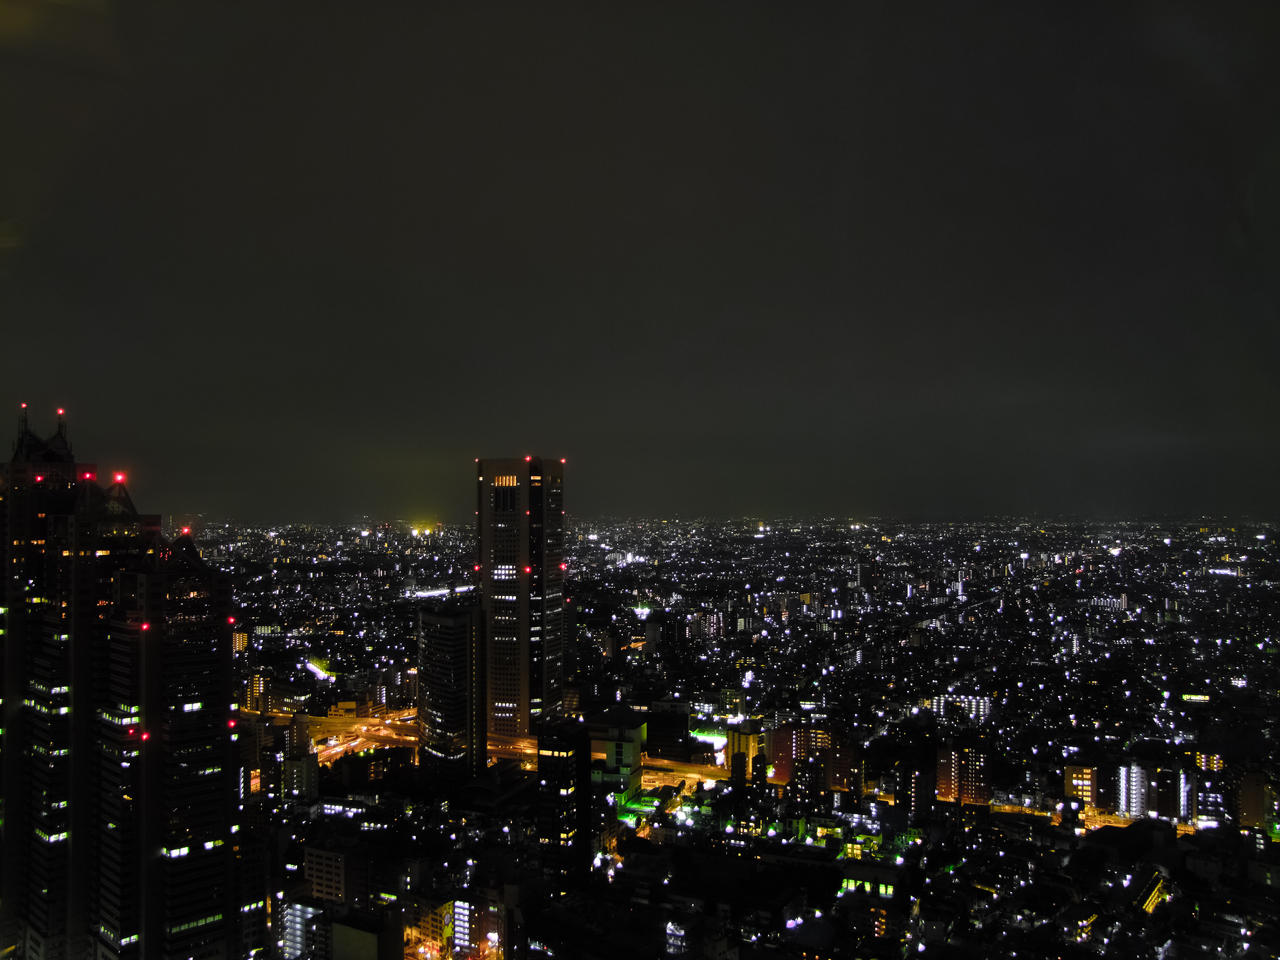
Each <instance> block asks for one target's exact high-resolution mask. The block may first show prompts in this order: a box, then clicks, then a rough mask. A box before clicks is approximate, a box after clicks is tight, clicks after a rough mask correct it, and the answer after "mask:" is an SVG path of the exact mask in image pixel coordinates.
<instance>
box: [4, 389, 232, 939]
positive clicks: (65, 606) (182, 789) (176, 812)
mask: <svg viewBox="0 0 1280 960" xmlns="http://www.w3.org/2000/svg"><path fill="white" fill-rule="evenodd" d="M124 479H125V478H124V476H123V475H122V474H115V475H113V477H112V482H111V483H109V484H106V485H99V483H98V481H97V470H96V468H95V467H94V466H93V465H91V464H84V463H77V462H76V460H75V458H74V456H73V455H72V453H71V447H70V444H69V443H68V441H67V433H66V424H65V423H64V422H63V421H62V418H61V412H60V415H59V422H58V427H57V430H56V432H55V433H54V435H53V436H52V437H50V438H48V439H47V440H45V439H41V438H39V437H38V436H36V435H35V434H34V433H32V432H31V430H30V429H29V427H28V425H27V422H26V418H25V416H24V417H23V419H22V422H21V423H20V427H19V436H18V442H17V444H16V445H15V448H14V455H13V458H12V460H11V462H10V463H8V464H7V465H4V466H3V467H0V501H2V502H0V528H2V529H0V533H2V534H3V542H2V543H0V558H2V559H3V564H4V594H3V601H2V602H0V607H3V623H2V624H0V626H2V628H3V641H4V677H3V692H4V741H3V743H4V759H3V769H4V804H5V809H4V821H3V825H4V826H3V830H4V833H3V840H4V847H3V856H4V862H3V894H2V900H3V914H4V921H5V923H4V928H3V933H4V938H5V939H4V944H3V945H4V946H11V945H12V946H16V947H18V948H19V949H20V950H21V951H22V953H23V955H25V956H28V957H39V958H64V957H65V958H78V957H93V958H95V960H105V958H111V957H152V956H155V957H171V956H172V957H179V956H181V957H189V956H200V957H209V958H213V957H224V956H229V953H228V941H229V938H230V932H231V930H232V926H233V922H234V919H235V911H234V908H233V906H232V897H231V896H230V879H231V876H230V871H231V866H230V864H231V854H232V851H233V847H234V842H235V838H234V836H233V824H232V822H231V820H232V811H233V810H234V805H233V789H234V780H233V774H234V765H233V762H232V756H231V750H232V745H231V744H232V738H233V737H234V736H235V732H234V729H232V725H233V724H234V719H233V717H232V714H231V708H230V701H231V647H230V642H231V637H230V630H231V624H230V612H229V611H230V595H229V590H228V588H227V584H226V582H225V580H224V579H223V578H222V577H221V576H220V575H218V574H217V573H216V572H215V571H212V570H211V569H209V568H208V567H207V566H206V565H205V564H204V563H203V561H201V559H200V557H199V553H198V551H197V550H196V549H195V546H194V544H192V543H191V541H190V538H188V537H183V538H180V539H179V540H177V541H175V542H174V543H173V544H169V543H166V542H165V541H164V540H163V539H162V538H161V536H160V533H159V530H160V521H159V517H155V516H146V515H142V514H139V513H138V512H137V511H136V510H135V509H134V506H133V504H132V502H131V500H130V498H129V494H128V491H127V490H126V488H125V486H124Z"/></svg>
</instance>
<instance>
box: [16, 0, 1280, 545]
mask: <svg viewBox="0 0 1280 960" xmlns="http://www.w3.org/2000/svg"><path fill="white" fill-rule="evenodd" d="M96 5H97V6H99V8H100V9H98V10H97V11H95V10H94V7H95V0H78V3H77V4H69V3H55V2H49V3H44V2H40V0H0V111H2V112H0V120H2V123H3V126H2V127H0V143H2V144H3V147H2V148H0V175H2V176H0V290H2V293H0V322H2V323H3V328H2V329H3V339H2V341H0V398H4V402H5V403H8V404H11V408H12V409H14V410H15V411H16V408H17V405H18V402H19V401H22V400H26V401H29V402H30V403H31V404H32V406H33V408H34V409H35V410H36V419H37V422H38V424H39V425H40V426H42V427H44V428H51V426H52V408H53V407H54V406H56V405H59V404H61V405H65V406H66V407H67V408H68V409H69V417H70V426H71V433H72V439H73V441H74V442H75V443H76V447H77V451H78V452H79V453H80V455H81V456H82V457H84V458H86V459H93V460H97V461H99V462H100V463H102V464H103V465H104V466H116V465H120V466H123V467H125V468H127V469H129V470H130V471H131V477H132V479H131V484H130V485H131V488H132V490H133V492H134V496H135V499H136V500H137V501H138V502H139V504H140V505H141V506H143V507H144V508H147V509H151V510H156V511H178V510H193V511H195V510H203V511H207V512H211V513H215V514H223V513H229V514H232V515H236V516H240V517H244V518H250V519H347V518H351V517H354V516H356V515H357V514H360V513H366V512H367V513H369V514H373V515H377V516H399V517H408V518H411V519H419V520H420V519H427V518H430V517H443V518H446V519H455V518H458V519H460V518H463V517H467V516H469V515H470V509H471V507H470V497H471V495H472V493H471V483H472V477H473V470H472V458H473V457H475V456H497V455H509V454H520V453H525V452H541V453H545V454H548V455H551V454H553V455H556V456H566V457H568V458H569V466H568V474H567V483H566V488H567V499H568V502H569V506H570V510H571V512H576V513H579V514H595V513H613V514H633V515H642V514H643V515H657V514H681V515H692V514H699V513H716V514H725V515H742V514H751V515H761V514H767V515H776V514H783V513H787V514H819V513H830V514H842V515H851V516H855V515H866V514H870V513H893V514H899V515H908V516H921V515H927V516H962V515H973V514H981V513H988V512H1013V511H1019V512H1021V511H1032V512H1037V513H1057V512H1061V511H1066V512H1101V513H1107V514H1117V513H1126V512H1131V513H1142V514H1150V513H1162V512H1201V511H1205V512H1247V513H1251V514H1253V515H1261V516H1266V517H1274V516H1275V515H1276V512H1277V511H1276V509H1275V506H1276V499H1275V491H1276V488H1277V482H1276V477H1277V471H1278V468H1280V445H1278V443H1277V441H1278V440H1280V417H1278V416H1277V414H1278V413H1280V377H1277V371H1276V366H1277V363H1276V361H1277V357H1278V356H1280V351H1278V350H1277V347H1278V346H1280V343H1278V341H1280V315H1278V313H1280V312H1278V310H1277V303H1278V301H1280V270H1278V269H1277V268H1278V267H1280V57H1277V56H1276V51H1277V50H1280V17H1278V15H1277V14H1278V13H1280V5H1277V4H1274V3H1271V2H1261V3H1258V4H1257V5H1253V6H1249V5H1244V4H1233V3H1226V2H1224V3H1212V4H1206V3H1186V4H1178V3H1168V2H1159V3H1156V2H1152V3H1147V4H1142V3H1137V4H1134V3H1122V2H1105V3H1098V4H1088V3H1085V4H1038V3H1025V2H1009V3H976V2H975V3H953V2H946V3H936V4H917V3H898V2H883V3H840V4H829V5H828V4H810V3H779V2H773V3H767V4H753V3H744V2H735V3H715V4H710V3H706V4H704V3H688V2H680V3H671V4H661V3H638V4H622V3H600V2H591V3H582V4H560V3H549V4H544V3H527V2H522V3H515V4H510V5H498V4H492V3H459V4H453V5H440V4H434V3H417V2H407V0H406V2H397V3H381V2H374V0H363V2H360V3H351V2H342V3H324V2H319V3H316V2H312V3H306V4H302V3H270V2H253V3H248V2H242V3H236V2H231V0H218V2H211V0H184V2H182V3H173V2H151V3H142V2H136V0H135V2H128V0H121V2H119V3H118V4H115V5H111V4H109V3H108V2H107V0H96ZM449 7H453V8H454V9H449ZM264 8H265V12H264ZM46 411H47V412H46ZM12 430H13V427H8V428H6V431H5V432H6V433H7V434H9V435H11V434H12Z"/></svg>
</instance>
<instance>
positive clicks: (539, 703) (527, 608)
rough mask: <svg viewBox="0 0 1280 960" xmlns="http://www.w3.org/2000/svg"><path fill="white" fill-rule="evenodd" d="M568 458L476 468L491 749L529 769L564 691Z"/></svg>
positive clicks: (493, 462) (478, 465)
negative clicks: (541, 729) (544, 723)
mask: <svg viewBox="0 0 1280 960" xmlns="http://www.w3.org/2000/svg"><path fill="white" fill-rule="evenodd" d="M563 464H564V461H563V460H561V461H554V460H550V459H545V460H544V459H543V458H541V457H524V458H523V459H512V460H477V461H476V501H477V502H476V532H477V540H478V541H479V556H478V557H477V560H476V566H477V569H478V578H479V585H480V602H481V608H482V610H483V612H484V628H485V634H486V637H485V643H486V647H487V657H486V664H485V671H486V674H487V709H488V732H489V735H490V738H489V739H490V742H489V750H490V753H492V754H494V755H496V756H508V757H516V758H518V759H520V760H521V761H522V762H524V763H525V764H526V765H527V766H532V763H531V762H530V761H531V759H532V755H533V752H534V747H535V742H536V741H535V738H536V735H537V728H538V723H539V722H540V721H541V720H542V719H543V718H544V717H548V716H553V715H555V714H556V713H557V712H558V711H559V709H560V706H561V702H562V698H563V689H564V595H563V591H564V574H565V563H564V465H563Z"/></svg>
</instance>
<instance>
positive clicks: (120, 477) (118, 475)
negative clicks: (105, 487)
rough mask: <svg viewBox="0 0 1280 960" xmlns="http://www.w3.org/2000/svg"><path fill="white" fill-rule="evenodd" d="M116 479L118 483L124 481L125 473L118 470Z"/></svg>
mask: <svg viewBox="0 0 1280 960" xmlns="http://www.w3.org/2000/svg"><path fill="white" fill-rule="evenodd" d="M114 479H115V482H116V483H124V474H123V473H121V472H120V471H119V470H117V471H116V475H115V477H114Z"/></svg>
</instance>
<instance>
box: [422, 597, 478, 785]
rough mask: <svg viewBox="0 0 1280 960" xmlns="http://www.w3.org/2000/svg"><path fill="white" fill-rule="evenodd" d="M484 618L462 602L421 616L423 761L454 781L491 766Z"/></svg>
mask: <svg viewBox="0 0 1280 960" xmlns="http://www.w3.org/2000/svg"><path fill="white" fill-rule="evenodd" d="M484 677H485V671H484V619H483V617H482V615H481V612H480V609H479V608H478V607H474V606H463V605H461V604H459V603H457V602H454V603H449V604H438V605H436V606H433V607H429V608H424V609H421V610H419V611H418V736H419V751H420V752H419V756H420V760H421V762H422V763H423V764H424V765H426V767H427V768H428V770H429V771H430V772H431V774H432V775H434V776H436V777H439V778H442V779H444V780H446V781H449V782H458V781H461V780H467V779H470V778H473V777H478V776H479V775H480V774H481V773H483V772H484V769H485V766H486V764H487V755H486V749H485V742H486V736H485V734H486V731H485V727H486V714H485V688H484Z"/></svg>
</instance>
